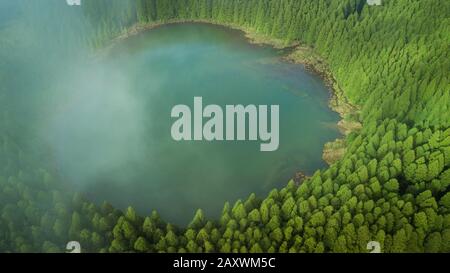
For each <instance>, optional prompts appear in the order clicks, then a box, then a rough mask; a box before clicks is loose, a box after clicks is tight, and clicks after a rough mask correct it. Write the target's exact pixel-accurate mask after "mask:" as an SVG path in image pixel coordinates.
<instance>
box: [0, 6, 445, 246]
mask: <svg viewBox="0 0 450 273" xmlns="http://www.w3.org/2000/svg"><path fill="white" fill-rule="evenodd" d="M80 12H81V13H82V14H83V16H85V18H86V19H87V20H88V23H89V24H90V26H92V28H93V31H92V34H90V35H88V36H87V37H83V38H80V39H78V40H79V42H82V43H86V44H88V45H89V47H90V48H91V49H92V50H96V49H98V48H102V47H105V46H107V45H108V44H109V43H110V42H111V40H112V39H114V38H115V37H117V36H119V35H121V34H123V33H124V32H127V30H129V29H131V28H132V27H134V26H136V25H146V24H153V23H167V22H172V21H192V20H193V21H206V22H211V23H217V24H223V25H232V26H239V27H242V28H248V29H250V30H251V31H253V32H255V33H259V34H261V35H265V36H267V37H272V38H276V39H280V40H282V41H283V42H284V43H286V44H289V43H292V42H297V43H300V44H302V45H305V46H308V47H310V48H312V50H313V51H314V52H315V53H317V54H318V55H320V56H321V57H322V58H323V59H324V60H326V64H327V66H328V67H329V70H330V72H331V73H332V75H333V77H334V79H335V81H336V84H337V86H338V87H339V88H340V89H342V91H343V93H344V95H345V97H346V98H347V99H348V100H349V101H350V102H351V103H352V104H354V105H356V106H357V107H358V109H359V111H358V112H357V114H355V115H352V116H347V117H345V118H347V119H354V120H357V121H359V122H361V123H362V124H363V126H362V128H361V129H360V130H358V131H354V132H352V133H350V134H349V135H348V136H346V138H345V140H344V143H345V154H344V155H343V157H342V158H341V159H340V160H338V161H337V162H335V163H333V164H332V165H331V166H329V167H328V168H326V169H324V170H317V171H316V172H315V173H314V175H313V176H312V177H310V178H308V179H306V180H305V181H303V182H302V183H301V184H296V183H294V182H293V181H290V182H289V183H287V185H286V187H284V188H281V189H273V190H272V191H271V192H270V194H268V196H255V195H254V194H251V195H250V196H249V197H248V198H247V199H245V200H238V201H237V202H236V203H234V204H229V203H226V204H225V205H224V208H223V212H222V215H221V217H220V218H219V219H207V218H206V217H205V216H204V215H203V212H202V210H198V211H197V212H196V213H195V216H194V218H193V219H192V221H191V223H190V224H189V225H188V226H186V227H178V226H175V225H172V224H170V223H167V222H165V221H164V220H163V219H161V218H160V216H159V215H158V213H157V212H156V211H154V212H153V213H152V214H151V215H148V216H141V215H139V214H138V213H137V212H136V211H135V209H134V208H132V207H129V208H128V209H127V210H125V211H122V210H119V209H116V208H114V207H113V206H111V205H110V204H108V203H106V202H105V203H104V204H102V205H101V206H97V205H95V204H93V203H92V202H90V201H89V200H88V199H86V198H84V197H83V196H82V195H80V194H79V193H73V192H71V191H68V190H67V189H66V188H65V186H64V181H63V179H62V178H61V177H59V175H58V173H57V171H56V170H55V169H54V168H52V167H51V160H49V159H48V157H47V156H44V155H43V154H45V151H43V150H44V149H41V148H37V147H36V146H34V145H24V141H23V138H24V136H21V135H19V134H18V133H17V132H18V130H16V127H18V126H20V123H16V122H15V121H14V119H13V117H12V116H13V113H14V109H8V107H5V108H3V107H2V108H0V120H1V125H2V126H1V128H0V251H2V252H63V251H65V249H64V247H65V244H66V243H67V242H68V241H72V240H77V241H80V243H81V245H82V246H83V251H88V252H180V253H183V252H240V253H246V252H367V249H366V246H367V243H368V242H369V241H378V242H380V244H381V250H382V251H383V252H450V192H449V189H450V168H449V167H450V81H449V71H450V48H449V47H450V27H449V26H450V2H449V1H441V0H428V1H412V0H396V1H394V0H385V1H383V5H382V6H369V5H367V2H366V0H302V1H299V0H136V1H134V0H126V1H125V0H83V4H82V6H81V11H80ZM52 33H53V35H56V36H57V35H58V34H55V32H52ZM9 42H10V43H13V42H11V41H9ZM7 43H8V42H7V41H6V39H5V41H1V43H0V46H2V47H7V46H9V45H7ZM0 54H1V55H2V56H1V58H0V60H3V61H2V62H0V68H2V69H1V71H2V72H1V73H0V80H2V81H3V82H6V81H7V79H10V78H11V75H9V74H8V72H4V71H12V70H10V69H8V68H5V67H4V66H5V65H6V64H9V63H8V60H10V59H13V58H12V57H11V56H7V54H5V53H4V52H2V50H1V49H0ZM3 55H5V56H3ZM9 73H12V72H9ZM15 84H19V83H17V82H16V83H15ZM11 86H12V90H14V88H13V86H14V85H9V87H11ZM9 96H11V97H12V96H18V95H17V94H15V95H12V94H8V93H7V91H6V88H5V87H0V104H1V105H6V100H7V99H8V100H9V99H10V97H9ZM42 158H45V160H41V159H42Z"/></svg>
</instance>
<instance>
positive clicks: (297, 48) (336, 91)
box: [102, 20, 362, 165]
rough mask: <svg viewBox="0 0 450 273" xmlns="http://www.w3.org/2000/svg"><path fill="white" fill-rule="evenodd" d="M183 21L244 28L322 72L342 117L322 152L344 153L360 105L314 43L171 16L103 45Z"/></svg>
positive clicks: (329, 159)
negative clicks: (337, 135) (336, 133)
mask: <svg viewBox="0 0 450 273" xmlns="http://www.w3.org/2000/svg"><path fill="white" fill-rule="evenodd" d="M182 23H203V24H212V25H217V26H224V27H228V28H231V29H234V30H239V31H242V32H243V34H244V36H245V37H246V39H247V40H248V42H249V43H251V44H256V45H269V46H272V47H273V48H275V49H279V50H285V49H289V50H290V53H288V54H287V55H286V56H284V57H283V59H284V60H285V61H288V62H292V63H295V64H301V65H303V66H304V67H305V69H307V70H308V71H311V72H312V73H314V74H317V75H319V76H320V77H321V78H322V79H323V80H324V82H325V84H326V86H327V87H328V89H329V90H330V98H329V100H328V106H329V107H330V109H331V110H333V111H334V112H336V113H338V114H339V116H340V117H341V119H340V120H339V121H338V123H337V128H338V130H339V131H340V133H341V134H342V137H341V138H337V139H335V140H334V141H331V142H327V143H325V145H324V148H323V153H322V158H323V160H324V161H325V162H326V163H327V164H328V165H332V164H333V163H334V162H336V161H338V160H339V159H341V158H342V157H343V156H344V154H345V151H346V144H345V138H346V136H347V135H348V134H350V133H352V132H355V131H358V130H360V129H361V128H362V124H361V123H360V122H359V121H358V116H359V109H358V107H357V106H355V105H353V104H351V103H350V102H349V100H348V98H347V97H346V96H345V94H344V91H343V90H342V89H341V88H340V86H339V85H338V83H337V81H336V78H335V77H334V76H333V74H332V73H331V70H330V68H329V65H328V64H327V62H326V60H324V59H323V58H322V57H321V56H319V55H318V54H317V53H316V52H315V50H314V49H313V48H311V47H308V46H305V45H302V44H301V43H299V42H291V43H286V42H285V41H284V40H281V39H277V38H273V37H269V36H266V35H261V34H258V33H257V32H256V30H255V29H252V28H247V27H242V26H239V25H235V24H226V23H221V22H215V21H211V20H169V21H165V22H152V23H146V24H141V23H138V24H134V25H133V26H131V27H130V28H128V29H126V30H125V31H124V32H123V33H121V34H120V35H118V36H117V37H116V38H114V39H112V41H111V42H110V43H109V45H108V46H106V48H102V52H103V53H105V52H108V51H109V49H111V48H113V47H114V46H115V45H116V44H117V43H119V42H120V41H123V40H125V39H128V38H130V37H132V36H135V35H138V34H140V33H142V32H145V31H148V30H151V29H154V28H157V27H161V26H165V25H170V24H182Z"/></svg>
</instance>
